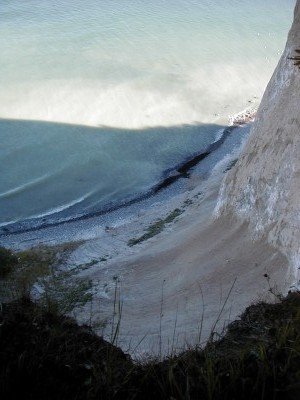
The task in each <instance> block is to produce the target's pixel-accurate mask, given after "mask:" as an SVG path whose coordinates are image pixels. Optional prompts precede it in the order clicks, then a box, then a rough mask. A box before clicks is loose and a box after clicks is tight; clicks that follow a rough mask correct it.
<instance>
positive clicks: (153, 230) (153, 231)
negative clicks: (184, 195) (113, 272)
mask: <svg viewBox="0 0 300 400" xmlns="http://www.w3.org/2000/svg"><path fill="white" fill-rule="evenodd" d="M183 212H184V211H183V210H180V209H179V208H175V210H173V211H172V212H171V213H170V214H168V215H167V216H166V218H165V219H159V220H157V221H156V222H154V223H153V224H152V225H150V226H149V227H148V228H147V230H146V233H144V235H142V236H140V237H139V238H133V239H130V240H129V241H128V243H127V244H128V246H130V247H132V246H135V245H136V244H138V243H141V242H144V241H145V240H148V239H150V238H152V237H153V236H156V235H158V234H159V233H160V232H162V231H163V230H164V228H165V226H166V224H170V223H171V222H173V221H174V220H175V219H176V218H177V217H179V215H181V214H182V213H183Z"/></svg>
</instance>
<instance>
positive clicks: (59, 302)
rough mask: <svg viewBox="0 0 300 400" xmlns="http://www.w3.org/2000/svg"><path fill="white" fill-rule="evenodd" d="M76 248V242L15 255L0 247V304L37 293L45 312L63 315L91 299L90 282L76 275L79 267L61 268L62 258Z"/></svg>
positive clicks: (34, 249) (39, 248)
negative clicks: (1, 271) (1, 270)
mask: <svg viewBox="0 0 300 400" xmlns="http://www.w3.org/2000/svg"><path fill="white" fill-rule="evenodd" d="M77 246H78V243H69V244H65V245H60V246H55V247H46V246H43V247H38V248H33V249H29V250H26V251H21V252H18V253H15V254H14V253H12V252H11V251H10V250H7V249H4V248H0V269H5V270H6V273H5V274H2V275H1V278H2V279H0V301H2V302H7V301H12V300H16V299H19V298H22V297H30V296H31V294H32V292H33V291H37V292H38V293H37V295H36V296H35V297H37V300H38V302H39V305H40V306H41V307H42V308H44V309H45V310H46V311H52V312H56V313H63V314H65V313H69V312H71V311H72V310H73V309H74V308H76V307H82V306H84V305H85V304H86V303H87V302H88V301H90V300H91V299H92V293H91V289H92V282H91V281H90V280H88V279H83V278H78V277H77V276H76V274H77V273H78V272H80V269H79V268H74V269H73V270H71V271H68V270H63V269H61V265H63V263H64V260H65V258H66V257H67V256H68V254H69V253H70V251H72V250H73V249H74V248H76V247H77ZM94 261H95V260H93V261H92V262H91V263H90V265H94V263H95V262H94ZM96 262H97V261H96Z"/></svg>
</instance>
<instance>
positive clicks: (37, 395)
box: [0, 293, 300, 400]
mask: <svg viewBox="0 0 300 400" xmlns="http://www.w3.org/2000/svg"><path fill="white" fill-rule="evenodd" d="M0 322H1V323H0V338H1V340H0V356H1V368H0V396H2V397H1V398H3V399H16V398H19V397H18V394H19V393H20V392H21V393H22V398H26V399H38V400H43V399H49V400H50V399H51V400H53V399H64V400H68V399H72V400H73V399H77V400H81V399H82V400H83V399H86V400H91V399H95V400H96V399H137V400H148V399H149V400H153V399H156V400H163V399H169V400H171V399H180V400H181V399H191V400H193V399H205V400H206V399H207V400H213V399H214V400H233V399H249V400H250V399H251V400H253V399H261V400H268V399H275V400H281V399H285V400H293V399H295V400H296V399H298V398H299V385H300V294H299V293H291V294H289V295H288V297H286V298H284V299H282V300H281V301H280V302H278V303H277V304H266V303H259V304H256V305H252V306H250V307H248V308H247V309H246V311H245V312H244V313H243V315H242V316H241V319H240V320H237V321H235V322H233V323H232V324H231V325H230V326H229V328H228V331H227V333H226V335H225V336H224V337H223V338H221V339H220V340H218V341H210V342H209V343H208V344H207V345H206V347H205V348H204V349H201V348H195V349H194V350H190V351H186V352H184V353H182V354H180V355H178V356H173V357H170V358H168V359H166V360H164V361H162V362H155V361H147V362H144V363H143V364H137V363H134V362H133V361H132V360H131V359H130V357H129V356H127V355H125V354H124V353H123V352H122V351H121V350H120V349H118V348H116V347H115V346H113V345H110V344H109V343H107V342H105V341H104V340H103V339H102V338H100V337H98V336H96V335H95V334H94V333H93V332H92V331H91V329H90V328H89V327H86V326H78V325H77V324H76V323H75V322H74V321H73V320H71V319H69V318H66V317H62V316H60V315H58V314H57V313H55V312H45V310H43V309H41V308H40V307H39V306H37V305H35V304H33V303H32V302H30V301H29V300H27V299H21V300H19V301H17V302H13V303H10V304H4V305H3V307H2V309H1V312H0Z"/></svg>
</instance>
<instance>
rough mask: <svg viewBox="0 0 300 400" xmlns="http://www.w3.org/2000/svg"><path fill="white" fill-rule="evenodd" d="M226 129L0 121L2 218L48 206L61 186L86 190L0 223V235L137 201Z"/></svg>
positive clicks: (184, 168)
mask: <svg viewBox="0 0 300 400" xmlns="http://www.w3.org/2000/svg"><path fill="white" fill-rule="evenodd" d="M222 130H223V134H222V135H221V134H220V132H222ZM231 130H232V127H230V128H227V129H225V127H224V126H220V125H216V124H195V125H182V126H172V127H153V128H143V129H120V128H113V127H107V126H101V127H90V126H82V125H71V124H63V123H53V122H44V121H31V120H8V119H0V162H1V165H2V166H5V168H1V173H0V213H1V214H0V218H1V219H2V220H3V218H4V217H6V220H10V221H12V220H14V217H15V216H17V218H16V219H17V220H18V219H20V218H19V217H18V213H19V212H20V208H21V209H23V208H24V209H25V210H26V211H27V213H29V215H34V213H35V212H36V209H35V207H36V206H37V204H38V203H39V202H45V204H44V209H45V210H47V209H50V208H52V209H53V208H55V206H54V207H53V199H56V198H57V199H58V200H57V204H58V205H59V204H61V200H60V201H59V199H61V197H62V196H63V194H64V192H66V193H67V191H68V190H70V191H73V193H74V196H77V197H78V196H79V197H80V195H83V194H85V193H87V190H91V193H90V194H89V195H88V196H87V197H84V196H83V198H82V200H80V201H79V202H76V201H75V202H74V203H73V204H72V200H71V201H70V199H67V201H69V202H70V204H69V205H68V207H67V208H66V209H59V208H57V210H55V212H54V213H52V214H51V216H49V217H48V216H45V215H44V216H41V217H38V218H35V219H34V223H33V220H32V218H31V221H30V217H29V218H27V220H26V218H24V219H25V220H26V221H23V222H17V223H13V224H11V225H7V226H6V227H2V228H0V235H1V229H2V234H7V233H13V232H20V231H24V230H31V229H38V228H42V227H45V226H48V225H54V224H57V223H61V222H64V221H65V220H67V219H71V220H74V219H83V218H87V217H90V216H95V215H100V214H103V213H107V212H109V211H112V210H115V209H117V208H119V207H124V206H127V205H129V204H132V203H134V202H138V201H140V200H142V199H144V198H146V197H148V196H151V195H153V194H155V193H157V192H158V191H160V190H162V189H164V188H165V187H167V186H169V185H171V184H172V183H173V182H175V181H176V180H178V179H180V178H183V177H188V173H189V171H190V169H192V168H193V167H194V166H195V165H196V164H197V163H199V162H200V161H201V160H203V159H204V158H205V157H207V156H208V155H209V154H210V153H211V152H212V151H214V150H215V149H216V148H218V147H219V146H220V145H221V144H222V143H223V141H224V140H225V139H226V137H227V136H228V135H229V134H230V132H231ZM218 136H219V138H218ZM122 185H123V186H122ZM126 185H127V186H126ZM110 193H111V196H110ZM122 195H123V197H122ZM104 196H105V197H107V201H106V202H103V201H102V198H103V197H104ZM74 198H76V197H74ZM47 199H49V204H51V206H50V205H48V203H47ZM101 201H102V202H101ZM47 207H48V208H47ZM31 209H32V211H33V212H31ZM28 210H29V211H28ZM14 213H15V215H14ZM38 213H39V211H38ZM21 219H22V218H21ZM31 222H32V223H31Z"/></svg>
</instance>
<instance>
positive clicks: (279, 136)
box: [216, 0, 300, 286]
mask: <svg viewBox="0 0 300 400" xmlns="http://www.w3.org/2000/svg"><path fill="white" fill-rule="evenodd" d="M299 48H300V0H298V1H297V4H296V8H295V14H294V22H293V25H292V28H291V30H290V32H289V35H288V40H287V44H286V48H285V50H284V53H283V55H282V57H281V59H280V61H279V64H278V66H277V68H276V70H275V72H274V74H273V76H272V78H271V81H270V82H269V84H268V86H267V89H266V92H265V94H264V96H263V99H262V102H261V105H260V108H259V110H258V114H257V117H256V121H255V123H254V125H253V128H252V131H251V134H250V138H249V141H248V143H247V144H246V146H245V149H244V151H243V153H242V155H241V157H240V159H239V161H238V162H237V164H236V165H235V167H234V168H233V169H232V170H231V171H230V172H229V173H228V175H227V176H226V178H225V179H224V181H223V184H222V187H221V191H220V196H219V200H218V205H217V209H216V212H217V215H231V216H238V218H239V219H242V220H246V221H248V222H249V224H250V228H251V229H252V231H253V232H254V236H255V237H256V238H260V237H265V238H266V239H267V241H268V242H269V243H270V244H271V245H273V246H275V247H276V248H278V249H279V250H281V251H282V252H283V253H284V254H285V255H286V256H287V258H288V260H289V262H290V266H291V268H290V271H288V274H289V279H290V281H292V282H293V285H295V286H299V284H300V281H299V279H300V273H299V272H300V271H299V268H300V70H299V67H298V66H296V65H295V62H294V61H293V60H291V59H290V58H291V57H294V56H295V55H296V54H297V53H296V52H295V50H296V49H299Z"/></svg>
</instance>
